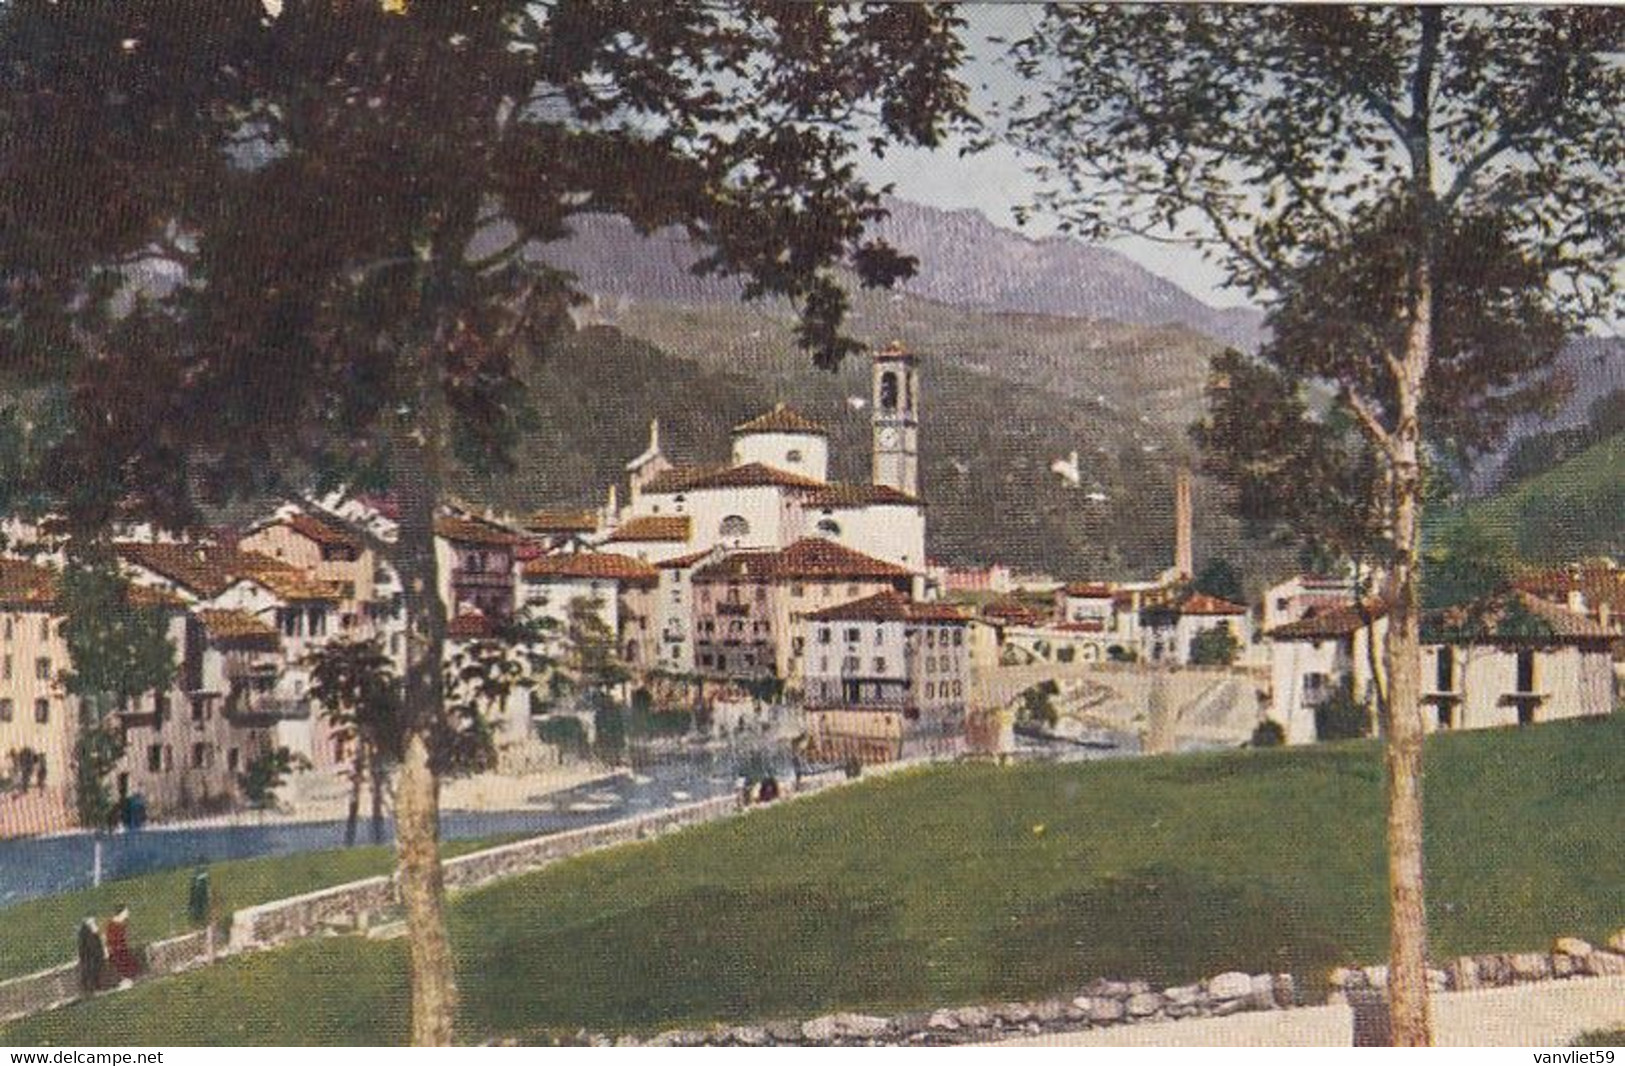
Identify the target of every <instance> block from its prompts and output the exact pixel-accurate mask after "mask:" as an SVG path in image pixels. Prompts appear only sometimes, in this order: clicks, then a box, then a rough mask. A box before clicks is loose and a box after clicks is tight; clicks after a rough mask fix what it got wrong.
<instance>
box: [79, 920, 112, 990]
mask: <svg viewBox="0 0 1625 1066" xmlns="http://www.w3.org/2000/svg"><path fill="white" fill-rule="evenodd" d="M106 969H107V948H106V946H105V945H104V944H103V943H102V934H101V930H100V929H97V928H96V919H94V918H86V919H85V920H84V921H83V922H80V923H79V991H81V992H83V993H84V994H85V995H87V996H88V995H90V994H91V993H92V992H95V991H98V990H99V989H100V988H101V987H102V978H103V975H104V973H105V972H106Z"/></svg>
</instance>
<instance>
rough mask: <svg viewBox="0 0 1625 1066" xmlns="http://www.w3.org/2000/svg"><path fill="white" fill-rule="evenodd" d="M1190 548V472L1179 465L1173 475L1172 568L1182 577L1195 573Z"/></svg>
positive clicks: (1191, 575)
mask: <svg viewBox="0 0 1625 1066" xmlns="http://www.w3.org/2000/svg"><path fill="white" fill-rule="evenodd" d="M1193 555H1194V553H1193V551H1192V549H1191V472H1190V470H1189V469H1187V468H1186V467H1183V466H1182V467H1180V468H1179V472H1178V473H1177V474H1175V475H1174V569H1175V570H1176V571H1178V572H1179V574H1180V575H1181V576H1183V577H1193V576H1194V575H1195V573H1196V566H1195V559H1194V558H1193Z"/></svg>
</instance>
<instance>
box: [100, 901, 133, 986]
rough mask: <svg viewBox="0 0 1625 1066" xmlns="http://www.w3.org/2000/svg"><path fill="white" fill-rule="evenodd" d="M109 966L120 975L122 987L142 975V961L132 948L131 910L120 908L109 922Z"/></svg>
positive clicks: (107, 930)
mask: <svg viewBox="0 0 1625 1066" xmlns="http://www.w3.org/2000/svg"><path fill="white" fill-rule="evenodd" d="M106 940H107V964H108V965H109V966H111V967H112V968H113V972H114V973H115V974H117V975H118V978H119V983H120V985H124V984H127V983H129V982H131V981H134V980H135V979H136V977H138V976H139V975H140V973H141V960H140V959H139V958H138V957H137V956H136V953H135V952H134V950H132V949H131V947H130V908H129V907H127V906H126V907H120V908H119V909H118V913H117V914H115V915H113V917H111V918H109V919H108V920H107V929H106Z"/></svg>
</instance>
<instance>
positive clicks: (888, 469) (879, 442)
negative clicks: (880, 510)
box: [870, 341, 920, 496]
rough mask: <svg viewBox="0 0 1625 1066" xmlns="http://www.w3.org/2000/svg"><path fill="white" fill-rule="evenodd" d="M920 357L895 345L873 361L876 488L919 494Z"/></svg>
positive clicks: (896, 342) (896, 343)
mask: <svg viewBox="0 0 1625 1066" xmlns="http://www.w3.org/2000/svg"><path fill="white" fill-rule="evenodd" d="M919 366H920V360H919V357H918V356H916V355H915V354H914V353H912V352H910V351H907V350H905V349H904V348H903V345H902V344H901V342H898V341H893V342H892V343H891V344H889V345H887V346H886V347H885V348H884V349H883V350H881V351H879V352H876V353H875V358H874V395H873V401H874V402H873V406H872V407H871V408H870V410H871V412H872V414H871V416H870V417H871V419H872V422H873V426H874V476H873V478H872V480H873V481H874V483H875V484H876V485H886V486H888V487H890V488H894V489H897V490H899V491H901V492H906V493H908V494H909V495H910V496H918V495H919V494H920V381H919Z"/></svg>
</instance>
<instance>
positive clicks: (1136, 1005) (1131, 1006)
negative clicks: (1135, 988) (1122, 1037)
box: [1128, 992, 1162, 1018]
mask: <svg viewBox="0 0 1625 1066" xmlns="http://www.w3.org/2000/svg"><path fill="white" fill-rule="evenodd" d="M1161 1009H1162V997H1161V996H1159V995H1157V994H1156V993H1155V992H1139V993H1136V994H1135V995H1132V996H1130V997H1129V998H1128V1013H1129V1015H1130V1016H1131V1017H1134V1018H1148V1017H1150V1016H1151V1015H1153V1014H1155V1013H1157V1011H1159V1010H1161Z"/></svg>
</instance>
